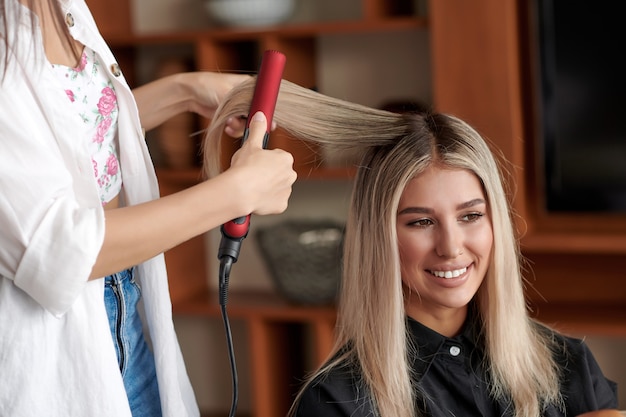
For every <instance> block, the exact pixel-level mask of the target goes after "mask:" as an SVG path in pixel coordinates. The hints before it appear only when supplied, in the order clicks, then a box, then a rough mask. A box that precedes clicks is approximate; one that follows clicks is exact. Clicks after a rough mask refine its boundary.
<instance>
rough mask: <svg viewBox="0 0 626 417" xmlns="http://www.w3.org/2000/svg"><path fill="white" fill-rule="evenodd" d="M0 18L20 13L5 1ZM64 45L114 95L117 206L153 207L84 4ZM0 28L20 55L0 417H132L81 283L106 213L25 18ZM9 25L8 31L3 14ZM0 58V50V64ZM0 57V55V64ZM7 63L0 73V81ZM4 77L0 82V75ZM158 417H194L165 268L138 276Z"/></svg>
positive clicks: (6, 154) (6, 215)
mask: <svg viewBox="0 0 626 417" xmlns="http://www.w3.org/2000/svg"><path fill="white" fill-rule="evenodd" d="M5 4H6V7H8V8H9V9H15V8H17V7H22V6H20V5H19V2H18V0H6V1H5ZM64 10H66V12H67V13H70V14H71V17H72V20H73V22H74V24H73V26H72V27H71V28H70V31H71V33H72V36H74V37H75V38H76V39H77V40H78V41H80V42H81V43H83V44H84V45H86V46H87V47H89V48H91V49H92V50H94V51H96V52H97V54H98V59H99V60H100V62H101V64H102V67H103V68H106V69H107V71H109V76H110V78H111V80H112V81H113V83H114V86H115V90H116V92H117V95H118V103H119V106H120V111H119V146H120V149H119V150H120V158H121V160H120V164H121V168H122V173H123V176H124V179H123V181H124V196H123V199H124V200H125V202H126V204H129V205H130V204H138V203H141V202H145V201H149V200H152V199H155V198H157V197H158V186H157V182H156V177H155V174H154V169H153V166H152V162H151V159H150V156H149V154H148V150H147V148H146V144H145V141H144V138H143V135H142V131H141V126H140V122H139V116H138V111H137V108H136V104H135V101H134V99H133V96H132V93H131V91H130V89H129V87H128V85H127V84H126V81H125V80H124V78H123V76H121V75H119V74H117V75H116V74H114V72H115V71H114V70H115V65H116V64H115V62H116V61H115V58H114V57H113V55H112V53H111V52H110V50H109V48H108V47H107V45H106V44H105V42H104V40H103V39H102V37H101V36H100V34H99V32H98V30H97V28H96V25H95V23H94V21H93V18H92V16H91V14H90V12H89V11H88V9H87V6H86V4H85V2H84V0H67V1H65V2H64ZM22 14H23V18H22V19H21V21H20V22H19V27H18V28H17V29H16V28H15V27H10V28H9V29H8V30H7V29H6V28H4V27H2V23H1V20H0V33H2V34H3V36H8V38H9V41H10V44H13V38H14V35H15V32H16V31H17V35H18V39H19V44H18V45H17V46H16V47H15V48H14V49H13V50H12V51H11V53H12V55H13V56H12V57H11V58H12V60H13V63H12V64H11V65H10V66H9V68H8V70H7V73H6V77H5V79H4V82H3V83H2V84H1V85H0V416H2V417H5V416H6V417H30V416H32V417H35V416H36V417H41V416H46V417H68V416H77V417H87V416H89V417H105V416H106V417H130V416H131V414H130V409H129V406H128V401H127V399H126V394H125V391H124V386H123V382H122V378H121V376H120V372H119V367H118V364H117V358H116V354H115V350H114V347H113V344H112V342H111V333H110V330H109V323H108V319H107V314H106V311H105V307H104V299H103V297H104V295H103V294H104V283H103V281H104V280H103V279H97V280H92V281H88V280H87V278H88V276H89V274H90V272H91V269H92V266H93V265H94V263H95V260H96V257H97V255H98V252H99V250H100V247H101V245H102V242H103V238H104V220H105V219H104V210H103V208H102V205H101V203H100V198H99V195H98V187H97V184H96V179H95V178H94V175H93V169H92V166H91V155H90V153H89V149H88V141H87V140H85V139H84V138H85V134H86V132H85V130H86V129H88V127H86V126H85V124H84V123H83V122H82V120H81V119H80V117H79V116H78V115H77V114H76V112H75V111H73V110H72V108H71V103H70V102H69V100H68V99H67V96H66V95H65V92H64V91H63V88H62V87H61V86H60V84H59V82H58V79H57V78H56V77H55V75H54V74H53V73H52V69H51V67H50V66H49V65H47V64H46V63H47V61H46V59H45V54H44V52H43V46H42V44H41V39H40V37H39V36H37V39H36V42H33V40H32V36H31V25H30V17H29V14H28V13H22ZM8 19H9V24H10V25H11V26H15V25H12V23H15V21H14V20H12V19H13V17H12V15H11V14H9V17H8ZM4 48H5V46H4V40H3V39H0V52H1V51H3V50H4ZM0 55H4V54H0ZM3 68H4V62H0V70H2V69H3ZM0 73H1V71H0ZM137 277H138V280H139V283H140V285H141V287H142V291H143V304H144V310H145V322H146V324H147V326H146V327H147V331H148V335H149V337H150V339H151V343H152V345H153V348H154V355H155V362H156V369H157V375H158V382H159V390H160V394H161V403H162V409H163V416H167V417H170V416H172V417H173V416H176V417H181V416H182V417H185V416H198V415H199V411H198V407H197V404H196V401H195V397H194V394H193V390H192V387H191V384H190V382H189V379H188V376H187V373H186V370H185V367H184V364H183V359H182V355H181V352H180V348H179V345H178V342H177V339H176V335H175V332H174V326H173V323H172V313H171V302H170V298H169V292H168V284H167V276H166V271H165V265H164V261H163V256H162V255H160V256H157V257H155V258H154V259H151V260H149V261H148V262H145V263H144V264H141V265H139V266H138V267H137Z"/></svg>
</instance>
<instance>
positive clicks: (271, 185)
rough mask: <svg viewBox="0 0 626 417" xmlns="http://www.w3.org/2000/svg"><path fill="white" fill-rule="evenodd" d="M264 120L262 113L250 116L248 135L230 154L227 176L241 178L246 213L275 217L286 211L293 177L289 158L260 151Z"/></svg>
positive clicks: (293, 172)
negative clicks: (247, 209)
mask: <svg viewBox="0 0 626 417" xmlns="http://www.w3.org/2000/svg"><path fill="white" fill-rule="evenodd" d="M266 125H267V120H266V118H265V115H264V114H263V113H262V112H257V113H256V114H255V115H252V120H251V121H250V133H249V135H248V139H247V140H246V142H245V143H244V145H243V146H242V147H241V148H240V149H239V150H238V151H237V152H236V153H235V154H234V155H233V157H232V159H231V166H230V168H229V169H228V171H231V172H230V174H233V173H235V174H237V175H240V176H241V181H240V182H239V184H241V188H242V189H241V190H238V191H240V192H243V193H244V194H243V196H242V198H243V199H245V200H246V201H247V202H248V203H249V204H250V209H249V211H248V213H254V214H277V213H282V212H283V211H285V209H286V208H287V203H288V200H289V196H290V195H291V187H292V185H293V183H294V182H295V180H296V178H297V175H296V172H295V171H294V170H293V156H292V155H291V154H290V153H288V152H285V151H283V150H281V149H272V150H268V149H263V136H264V134H265V131H266Z"/></svg>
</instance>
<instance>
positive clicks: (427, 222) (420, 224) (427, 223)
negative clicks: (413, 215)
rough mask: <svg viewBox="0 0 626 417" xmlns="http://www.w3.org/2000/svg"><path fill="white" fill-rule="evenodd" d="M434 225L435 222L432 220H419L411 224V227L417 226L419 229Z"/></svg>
mask: <svg viewBox="0 0 626 417" xmlns="http://www.w3.org/2000/svg"><path fill="white" fill-rule="evenodd" d="M432 224H434V222H433V221H432V220H431V219H418V220H413V221H411V222H409V225H410V226H417V227H426V226H430V225H432Z"/></svg>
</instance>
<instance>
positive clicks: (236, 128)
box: [224, 116, 276, 138]
mask: <svg viewBox="0 0 626 417" xmlns="http://www.w3.org/2000/svg"><path fill="white" fill-rule="evenodd" d="M246 120H247V117H246V116H239V117H229V118H228V120H226V125H225V126H224V132H225V133H226V134H227V135H228V136H230V137H231V138H240V137H241V136H243V131H244V129H245V127H246ZM275 129H276V122H275V121H274V120H272V128H271V129H270V130H271V131H274V130H275Z"/></svg>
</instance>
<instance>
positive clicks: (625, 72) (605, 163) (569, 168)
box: [534, 0, 626, 212]
mask: <svg viewBox="0 0 626 417" xmlns="http://www.w3.org/2000/svg"><path fill="white" fill-rule="evenodd" d="M619 4H620V2H615V1H613V0H598V1H593V2H590V1H583V0H535V4H534V7H535V12H536V16H535V18H536V23H537V25H536V26H535V28H536V29H537V31H538V32H537V35H538V36H536V40H537V45H535V50H536V51H537V53H538V55H537V56H536V57H537V58H538V69H539V77H538V79H539V85H538V87H539V94H537V97H538V103H535V104H536V105H537V108H538V110H539V112H540V113H539V121H540V124H539V133H540V142H541V143H542V145H543V146H542V147H541V148H542V150H543V164H544V166H543V168H544V170H543V172H544V174H545V178H544V179H545V191H546V202H547V209H548V211H553V212H579V211H592V212H598V211H600V212H626V21H625V20H624V17H623V14H622V13H620V12H619V11H618V9H617V6H618V5H619Z"/></svg>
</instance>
